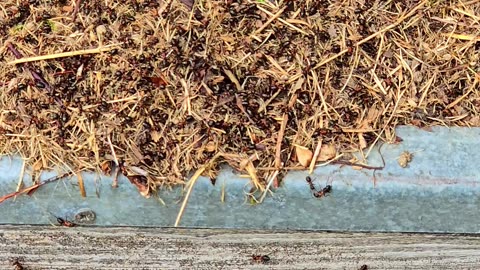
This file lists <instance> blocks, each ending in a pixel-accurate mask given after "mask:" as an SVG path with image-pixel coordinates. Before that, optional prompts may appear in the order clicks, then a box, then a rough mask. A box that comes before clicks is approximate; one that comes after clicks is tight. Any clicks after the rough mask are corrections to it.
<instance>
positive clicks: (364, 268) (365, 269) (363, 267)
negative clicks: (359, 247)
mask: <svg viewBox="0 0 480 270" xmlns="http://www.w3.org/2000/svg"><path fill="white" fill-rule="evenodd" d="M358 270H368V265H366V264H364V265H362V266H361V267H360V268H359V269H358Z"/></svg>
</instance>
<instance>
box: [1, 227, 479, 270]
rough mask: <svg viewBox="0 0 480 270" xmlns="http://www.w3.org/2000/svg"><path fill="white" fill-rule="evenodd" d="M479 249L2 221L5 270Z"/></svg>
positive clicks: (408, 263) (428, 254) (373, 261)
mask: <svg viewBox="0 0 480 270" xmlns="http://www.w3.org/2000/svg"><path fill="white" fill-rule="evenodd" d="M479 250H480V241H479V237H478V236H475V235H441V234H436V235H435V234H399V233H327V232H295V231H291V232H288V231H287V232H285V231H284V232H272V231H270V232H265V231H239V230H212V229H164V228H131V227H130V228H127V227H124V228H118V227H117V228H104V227H79V228H77V227H76V228H64V227H53V226H10V225H4V226H0V267H1V268H3V267H2V266H7V265H8V264H9V261H10V260H11V259H12V258H14V257H20V258H21V260H20V261H21V262H23V264H24V266H25V267H27V268H28V269H47V268H50V267H53V268H55V269H110V268H119V267H121V268H149V269H151V268H155V267H156V268H157V269H191V268H195V269H217V268H223V267H225V268H234V269H358V268H360V266H361V265H363V264H366V265H368V269H405V268H408V269H479V267H480V252H479ZM252 254H260V255H264V254H267V255H269V256H270V258H271V261H270V262H268V263H267V264H256V263H254V262H253V260H252V259H251V255H252ZM7 269H8V268H7ZM11 269H13V267H12V268H11Z"/></svg>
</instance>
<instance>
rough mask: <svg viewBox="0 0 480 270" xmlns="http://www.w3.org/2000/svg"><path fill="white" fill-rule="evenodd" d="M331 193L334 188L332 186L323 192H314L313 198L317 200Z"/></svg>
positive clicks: (322, 190)
mask: <svg viewBox="0 0 480 270" xmlns="http://www.w3.org/2000/svg"><path fill="white" fill-rule="evenodd" d="M331 191H332V186H331V185H326V186H325V187H324V188H322V189H321V190H319V191H316V192H314V193H313V196H315V198H321V197H324V196H325V195H327V193H330V192H331Z"/></svg>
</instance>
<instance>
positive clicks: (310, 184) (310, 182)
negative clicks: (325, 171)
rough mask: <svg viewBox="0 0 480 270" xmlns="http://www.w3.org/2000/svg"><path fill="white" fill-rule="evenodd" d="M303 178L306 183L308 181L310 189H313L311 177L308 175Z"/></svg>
mask: <svg viewBox="0 0 480 270" xmlns="http://www.w3.org/2000/svg"><path fill="white" fill-rule="evenodd" d="M305 180H307V183H308V185H309V186H310V190H315V186H314V185H313V180H312V178H311V177H310V176H307V177H306V178H305Z"/></svg>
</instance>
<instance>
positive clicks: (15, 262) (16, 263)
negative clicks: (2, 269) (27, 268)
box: [12, 258, 23, 270]
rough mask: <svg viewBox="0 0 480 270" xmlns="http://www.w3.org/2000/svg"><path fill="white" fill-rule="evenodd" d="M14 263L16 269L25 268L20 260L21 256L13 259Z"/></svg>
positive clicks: (21, 269)
mask: <svg viewBox="0 0 480 270" xmlns="http://www.w3.org/2000/svg"><path fill="white" fill-rule="evenodd" d="M12 265H13V266H15V270H23V265H22V264H21V263H20V262H19V258H15V259H13V262H12Z"/></svg>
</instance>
